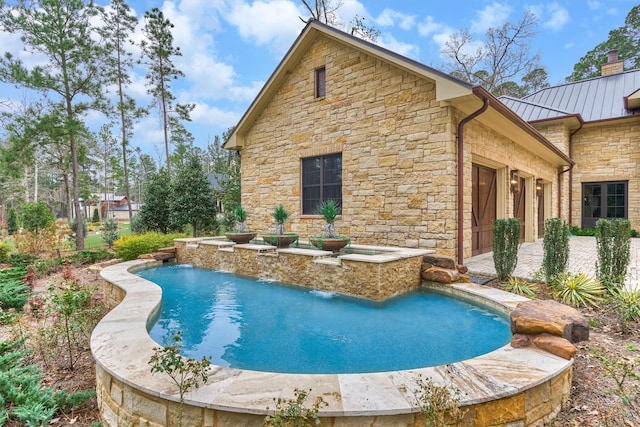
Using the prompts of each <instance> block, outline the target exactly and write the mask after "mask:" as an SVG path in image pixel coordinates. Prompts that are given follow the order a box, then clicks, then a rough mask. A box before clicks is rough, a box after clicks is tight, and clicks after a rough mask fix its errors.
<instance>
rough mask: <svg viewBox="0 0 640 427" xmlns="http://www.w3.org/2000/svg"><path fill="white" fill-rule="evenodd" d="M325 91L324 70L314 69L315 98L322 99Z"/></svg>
mask: <svg viewBox="0 0 640 427" xmlns="http://www.w3.org/2000/svg"><path fill="white" fill-rule="evenodd" d="M326 89H327V83H326V70H325V68H324V67H322V68H318V69H316V98H324V96H325V93H326Z"/></svg>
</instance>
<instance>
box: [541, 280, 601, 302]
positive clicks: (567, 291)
mask: <svg viewBox="0 0 640 427" xmlns="http://www.w3.org/2000/svg"><path fill="white" fill-rule="evenodd" d="M553 286H554V290H555V291H554V294H553V295H554V298H555V299H556V300H558V301H560V302H561V303H563V304H567V305H571V306H573V307H586V306H588V305H592V306H594V307H597V306H598V303H599V302H600V301H602V298H603V296H604V294H605V292H606V289H605V287H604V286H603V284H602V283H601V282H600V281H599V280H597V279H594V278H593V277H590V276H587V275H586V274H584V273H577V274H574V273H562V274H560V275H558V276H556V280H555V281H554V284H553Z"/></svg>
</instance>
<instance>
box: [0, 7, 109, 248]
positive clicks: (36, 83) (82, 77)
mask: <svg viewBox="0 0 640 427" xmlns="http://www.w3.org/2000/svg"><path fill="white" fill-rule="evenodd" d="M97 13H98V8H97V7H96V6H95V5H94V4H93V3H91V2H89V3H87V2H84V1H82V0H39V1H29V2H27V1H25V0H18V1H17V2H16V3H15V4H14V5H12V6H3V7H1V8H0V30H2V31H7V32H10V33H14V34H19V35H20V37H21V39H22V42H23V43H24V45H25V49H26V50H27V51H28V52H30V53H34V54H37V55H39V57H40V58H41V59H42V60H43V61H46V64H44V65H36V66H34V67H29V66H27V65H26V64H25V63H24V62H22V60H21V59H19V58H15V57H13V56H12V55H11V54H6V55H5V56H4V57H2V59H0V80H3V81H6V82H10V83H13V84H15V85H18V86H21V87H24V88H29V89H33V90H36V91H38V92H41V93H42V94H43V95H45V96H47V97H48V98H49V100H50V101H49V102H50V108H51V109H52V110H56V111H59V112H60V117H61V118H62V122H61V126H62V128H61V131H62V133H63V135H64V137H63V140H64V141H65V142H66V144H67V148H68V152H69V154H70V156H71V171H72V191H73V205H74V210H75V215H76V217H77V218H78V220H82V215H83V214H82V210H81V209H80V184H79V183H80V180H79V167H78V164H79V161H78V160H79V156H80V155H81V154H80V152H81V148H82V140H81V136H80V133H81V132H82V130H83V128H84V126H83V125H82V118H83V115H84V114H85V113H86V112H87V111H88V110H89V109H91V108H93V109H97V110H104V106H105V102H104V101H105V100H104V90H103V83H104V79H103V77H102V75H101V69H102V68H103V66H104V62H105V53H106V52H105V49H104V47H103V46H102V45H101V44H100V41H99V39H98V38H97V37H95V35H96V31H95V28H94V26H93V25H92V19H93V18H94V17H95V16H96V14H97ZM76 247H77V248H78V250H82V249H84V233H83V232H82V229H81V227H78V232H77V233H76Z"/></svg>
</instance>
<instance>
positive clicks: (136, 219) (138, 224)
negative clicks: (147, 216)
mask: <svg viewBox="0 0 640 427" xmlns="http://www.w3.org/2000/svg"><path fill="white" fill-rule="evenodd" d="M147 231H149V230H148V229H147V227H146V226H145V223H144V221H143V219H142V216H141V215H140V214H135V215H134V216H133V217H132V218H131V232H132V233H135V234H144V233H146V232H147Z"/></svg>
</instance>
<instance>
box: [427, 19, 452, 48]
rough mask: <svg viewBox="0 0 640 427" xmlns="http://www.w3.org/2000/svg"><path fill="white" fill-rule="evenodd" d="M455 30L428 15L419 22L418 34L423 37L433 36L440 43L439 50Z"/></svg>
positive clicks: (437, 43)
mask: <svg viewBox="0 0 640 427" xmlns="http://www.w3.org/2000/svg"><path fill="white" fill-rule="evenodd" d="M455 31H456V30H455V29H454V28H452V27H449V26H447V25H445V24H441V23H439V22H436V21H435V20H434V19H433V17H431V16H427V17H426V18H425V20H424V21H423V22H421V23H419V24H418V34H420V35H421V36H422V37H431V39H432V40H433V41H434V42H435V43H436V45H438V50H439V51H440V50H442V48H443V47H444V45H445V43H446V42H447V41H448V40H449V39H450V38H451V35H452V34H453V33H454V32H455Z"/></svg>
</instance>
